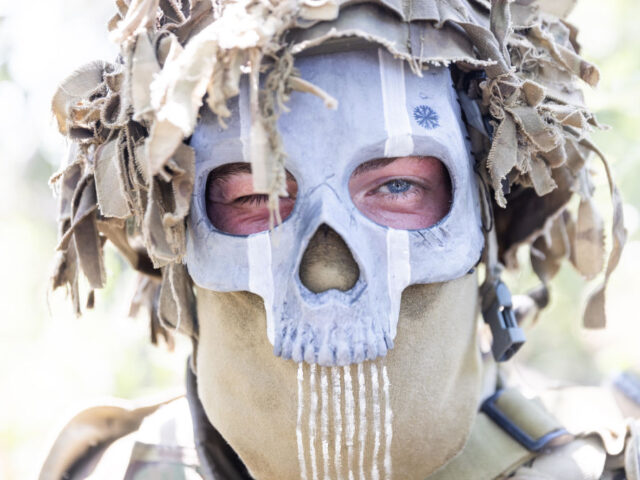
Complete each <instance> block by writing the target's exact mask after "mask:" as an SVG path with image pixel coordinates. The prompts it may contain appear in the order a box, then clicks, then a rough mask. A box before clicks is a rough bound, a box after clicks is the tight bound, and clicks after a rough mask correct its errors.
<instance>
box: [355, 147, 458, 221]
mask: <svg viewBox="0 0 640 480" xmlns="http://www.w3.org/2000/svg"><path fill="white" fill-rule="evenodd" d="M349 192H350V194H351V198H352V200H353V202H354V204H355V206H356V207H357V208H358V209H359V210H360V211H361V212H362V213H363V214H364V215H365V216H366V217H368V218H369V219H371V220H373V221H374V222H376V223H379V224H381V225H385V226H389V227H393V228H402V229H420V228H427V227H430V226H431V225H433V224H435V223H437V222H438V221H439V220H441V219H442V218H443V217H444V216H445V215H446V214H447V212H448V211H449V208H450V205H451V180H450V178H449V173H448V171H447V169H446V167H445V166H444V164H443V163H442V162H441V161H440V160H438V159H437V158H434V157H399V158H392V159H380V160H373V161H371V162H367V163H364V164H362V165H361V166H359V167H358V168H357V169H356V170H354V172H353V174H352V175H351V179H350V180H349Z"/></svg>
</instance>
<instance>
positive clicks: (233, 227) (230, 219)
mask: <svg viewBox="0 0 640 480" xmlns="http://www.w3.org/2000/svg"><path fill="white" fill-rule="evenodd" d="M294 205H295V202H294V201H293V200H292V199H287V198H281V199H280V216H281V218H282V220H283V221H284V220H285V219H286V218H287V217H288V216H289V215H291V212H292V211H293V207H294ZM207 215H208V217H209V220H210V221H211V223H212V224H213V225H214V226H215V227H216V228H217V229H218V230H221V231H223V232H226V233H232V234H234V235H250V234H252V233H258V232H263V231H265V230H268V229H269V209H268V208H267V206H266V204H265V205H264V206H252V205H246V206H237V207H236V206H230V205H223V204H217V203H209V204H208V205H207Z"/></svg>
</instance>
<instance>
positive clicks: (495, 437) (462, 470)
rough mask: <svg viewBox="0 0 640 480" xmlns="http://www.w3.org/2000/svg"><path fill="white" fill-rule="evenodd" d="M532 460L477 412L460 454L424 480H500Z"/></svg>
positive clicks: (503, 432)
mask: <svg viewBox="0 0 640 480" xmlns="http://www.w3.org/2000/svg"><path fill="white" fill-rule="evenodd" d="M534 456H535V453H534V452H530V451H529V450H527V449H526V448H524V447H523V446H522V445H520V444H519V443H518V442H516V441H515V440H514V439H513V438H511V436H509V435H508V434H507V433H506V432H505V431H504V430H503V429H502V428H500V427H499V426H498V425H497V424H495V423H494V422H493V421H492V420H491V419H490V418H489V417H488V416H487V415H486V414H484V413H482V412H480V413H479V414H478V416H477V417H476V420H475V422H474V424H473V427H472V430H471V435H470V437H469V439H468V440H467V444H466V445H465V447H464V449H463V450H462V452H460V454H459V455H458V456H457V457H455V458H454V459H453V460H451V461H450V462H449V463H448V464H446V465H445V466H444V467H443V468H441V469H440V470H438V471H437V472H435V473H434V474H432V475H429V477H428V480H462V479H471V478H473V479H477V480H490V479H494V478H502V477H504V476H506V475H508V474H509V473H511V472H513V471H514V470H515V469H516V468H518V467H519V466H520V465H523V464H524V463H526V462H527V461H529V460H531V459H532V458H533V457H534Z"/></svg>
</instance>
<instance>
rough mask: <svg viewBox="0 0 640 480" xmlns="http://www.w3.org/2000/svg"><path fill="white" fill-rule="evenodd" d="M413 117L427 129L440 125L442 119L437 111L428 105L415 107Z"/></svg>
mask: <svg viewBox="0 0 640 480" xmlns="http://www.w3.org/2000/svg"><path fill="white" fill-rule="evenodd" d="M413 118H415V119H416V122H418V125H420V126H421V127H422V128H426V129H427V130H431V129H433V128H436V127H439V126H440V119H439V117H438V114H437V113H436V111H435V110H434V109H433V108H431V107H429V106H427V105H418V106H417V107H416V108H414V109H413Z"/></svg>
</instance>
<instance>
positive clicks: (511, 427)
mask: <svg viewBox="0 0 640 480" xmlns="http://www.w3.org/2000/svg"><path fill="white" fill-rule="evenodd" d="M503 392H504V390H498V391H497V392H496V393H494V394H493V395H491V396H490V397H489V398H487V399H486V400H485V401H484V402H483V403H482V406H481V407H480V411H481V412H484V413H485V414H486V415H487V416H488V417H489V418H490V419H491V420H493V421H494V422H495V423H496V424H497V425H498V426H499V427H500V428H502V429H503V430H504V431H505V432H507V433H508V434H509V435H510V436H511V437H512V438H513V439H514V440H516V441H517V442H518V443H519V444H520V445H522V446H523V447H524V448H526V449H527V450H529V451H531V452H539V451H540V450H542V449H543V448H544V447H545V446H547V445H548V444H549V442H551V441H552V440H555V439H556V438H558V437H561V436H563V435H569V432H567V430H566V429H564V428H557V429H555V430H552V431H551V432H549V433H546V434H544V435H543V436H541V437H540V438H532V437H531V436H530V435H529V434H528V433H527V432H525V431H524V430H522V429H521V428H520V427H519V426H518V425H516V424H515V423H514V422H513V421H512V420H511V419H510V418H509V417H507V416H506V415H505V414H504V413H502V411H501V410H500V409H499V408H498V406H497V405H496V401H497V400H498V398H500V395H502V393H503Z"/></svg>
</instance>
